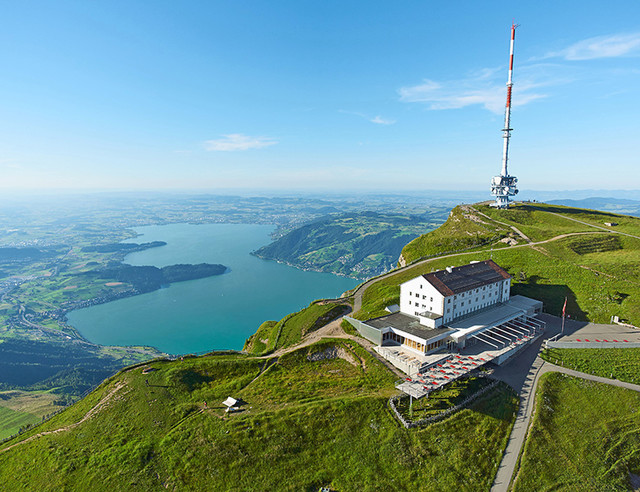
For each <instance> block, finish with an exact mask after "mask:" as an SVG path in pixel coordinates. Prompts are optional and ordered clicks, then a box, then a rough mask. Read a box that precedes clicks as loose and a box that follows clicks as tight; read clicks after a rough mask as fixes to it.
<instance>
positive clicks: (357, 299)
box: [352, 224, 640, 313]
mask: <svg viewBox="0 0 640 492" xmlns="http://www.w3.org/2000/svg"><path fill="white" fill-rule="evenodd" d="M587 225H590V224H587ZM593 227H597V226H593ZM605 230H606V231H607V232H609V233H615V234H625V235H627V236H628V235H629V234H626V233H623V232H617V231H609V230H608V229H605ZM585 234H604V232H568V233H566V234H560V235H559V236H555V237H552V238H550V239H545V240H544V241H536V242H531V243H526V244H517V245H515V246H509V247H508V248H504V249H505V250H506V249H514V248H531V247H534V246H538V245H540V244H546V243H550V242H552V241H558V240H559V239H564V238H566V237H571V236H583V235H585ZM632 237H636V236H632ZM638 239H640V238H638ZM486 251H487V250H481V251H468V252H463V253H451V254H449V255H442V256H435V257H433V258H427V259H425V260H419V261H416V262H415V263H411V264H410V265H407V266H403V267H400V268H396V269H395V270H391V271H390V272H387V273H385V274H383V275H380V276H378V277H374V278H372V279H369V280H367V281H366V282H364V283H363V284H360V285H359V286H358V287H357V288H356V290H355V292H354V293H353V294H352V295H353V312H354V313H357V312H358V311H360V309H362V296H363V294H364V292H365V291H366V290H367V289H368V288H369V287H371V286H372V285H373V284H375V283H376V282H379V281H380V280H383V279H385V278H389V277H392V276H394V275H396V274H398V273H400V272H403V271H405V270H407V269H409V268H413V267H417V266H420V265H426V264H427V263H431V262H433V261H437V260H441V259H443V258H453V257H456V256H464V255H475V254H478V253H482V252H486Z"/></svg>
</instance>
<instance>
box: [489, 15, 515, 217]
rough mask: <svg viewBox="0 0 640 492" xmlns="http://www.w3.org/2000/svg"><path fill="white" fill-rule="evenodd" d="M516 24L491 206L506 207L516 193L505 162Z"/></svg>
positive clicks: (512, 33) (510, 52)
mask: <svg viewBox="0 0 640 492" xmlns="http://www.w3.org/2000/svg"><path fill="white" fill-rule="evenodd" d="M516 27H518V26H517V24H512V25H511V45H510V49H509V79H508V81H507V104H506V107H505V111H504V128H503V129H502V137H503V138H504V144H503V147H502V171H501V173H500V176H494V177H493V179H492V180H491V194H492V195H494V196H495V197H496V201H495V203H493V204H492V206H494V207H497V208H508V207H509V197H510V196H515V195H516V194H517V193H518V189H517V188H516V183H517V182H518V178H516V177H515V176H509V171H508V169H507V163H508V162H509V138H511V131H512V130H513V128H511V126H510V124H511V88H512V87H513V45H514V43H515V39H516Z"/></svg>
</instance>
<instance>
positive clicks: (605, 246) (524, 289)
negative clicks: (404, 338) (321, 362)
mask: <svg viewBox="0 0 640 492" xmlns="http://www.w3.org/2000/svg"><path fill="white" fill-rule="evenodd" d="M605 222H616V223H617V224H618V225H617V226H615V227H607V226H605V225H604V223H605ZM470 231H475V232H476V233H477V234H475V233H474V234H470ZM482 231H484V232H482ZM620 232H621V233H625V234H631V235H633V236H638V238H636V237H631V236H628V235H623V234H619V233H620ZM492 234H494V236H491V235H492ZM500 236H502V238H506V237H509V240H510V241H511V243H512V244H515V246H508V245H507V244H506V243H505V242H502V241H500V240H499V239H498V237H500ZM523 236H525V237H526V239H525V237H523ZM558 236H563V237H558ZM556 238H557V239H556ZM639 238H640V218H636V217H629V216H624V215H617V214H611V213H607V212H598V211H594V210H584V209H575V208H569V207H561V206H555V205H554V206H551V205H545V204H521V205H516V206H514V207H513V208H511V209H509V210H496V209H493V208H491V207H489V206H486V205H476V206H473V207H471V206H464V207H457V208H456V209H454V210H453V211H452V214H451V216H450V217H449V220H448V221H447V223H445V224H444V225H443V226H442V227H441V228H440V229H437V230H436V231H433V232H430V233H427V234H425V235H424V236H421V237H420V238H418V239H416V240H414V241H412V242H411V243H409V244H408V245H407V246H406V247H405V248H404V250H403V253H402V255H403V258H404V259H405V260H406V261H408V262H409V263H411V262H417V261H418V260H419V259H420V258H424V257H426V258H430V257H433V256H440V255H441V254H444V253H447V252H448V251H451V250H450V249H447V248H451V247H458V248H460V249H462V250H463V251H462V252H460V254H456V255H455V256H449V257H447V258H438V257H433V259H431V260H430V261H428V262H425V263H422V264H416V265H414V266H411V267H409V268H406V269H403V270H400V271H399V272H398V273H397V274H396V275H393V276H391V277H387V278H385V279H382V280H380V281H378V282H376V283H374V284H373V285H371V286H370V287H369V288H367V289H366V291H365V292H364V294H363V300H362V308H361V310H360V311H359V312H358V313H355V316H356V317H357V318H359V319H366V318H370V317H373V316H379V315H382V314H384V308H385V307H386V306H388V305H390V304H395V303H397V302H398V300H399V295H400V284H401V283H402V282H405V281H407V280H409V279H411V278H414V277H416V276H418V275H420V274H423V273H428V272H430V271H433V270H437V269H441V268H444V267H446V266H449V265H454V266H458V265H463V264H465V263H468V262H469V261H471V260H484V259H488V258H492V259H493V260H495V261H496V262H497V263H498V264H499V265H501V266H503V267H504V268H506V269H507V271H508V272H509V273H510V274H511V275H512V276H513V288H512V293H513V294H522V295H525V296H529V297H533V298H536V299H540V300H542V301H543V302H544V304H545V310H546V311H547V312H550V313H553V314H559V313H560V311H561V309H562V305H563V303H564V299H565V297H566V298H567V299H568V304H567V313H568V314H570V315H571V317H573V318H576V319H581V320H591V321H597V322H609V320H610V318H611V316H612V315H617V316H620V317H621V318H623V319H627V320H629V321H630V322H631V323H633V324H636V325H638V324H640V268H638V267H639V266H640V239H639ZM476 239H477V240H476ZM485 239H486V242H485ZM543 241H548V242H543ZM438 251H439V252H440V253H437V252H438Z"/></svg>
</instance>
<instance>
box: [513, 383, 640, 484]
mask: <svg viewBox="0 0 640 492" xmlns="http://www.w3.org/2000/svg"><path fill="white" fill-rule="evenodd" d="M639 406H640V394H639V393H637V392H635V391H631V390H627V389H624V388H618V387H615V386H610V385H606V384H602V383H596V382H593V381H587V380H584V379H580V378H573V377H570V376H567V375H564V374H560V373H547V374H544V375H543V376H542V377H541V379H540V382H539V387H538V393H537V395H536V409H535V416H534V419H533V422H532V424H531V428H530V430H529V437H528V439H527V442H526V443H525V446H524V451H523V454H522V456H521V459H520V470H519V472H518V474H517V478H516V480H515V483H514V486H513V490H514V491H515V492H519V491H531V490H557V491H573V490H594V491H596V490H597V491H600V490H607V491H618V490H619V491H623V490H624V491H627V490H630V483H629V474H630V473H634V474H638V473H640V452H639V450H640V414H639V413H638V407H639Z"/></svg>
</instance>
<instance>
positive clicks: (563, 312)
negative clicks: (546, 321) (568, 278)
mask: <svg viewBox="0 0 640 492" xmlns="http://www.w3.org/2000/svg"><path fill="white" fill-rule="evenodd" d="M566 312H567V298H566V297H565V298H564V306H562V328H561V329H560V335H564V316H565V314H566Z"/></svg>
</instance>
